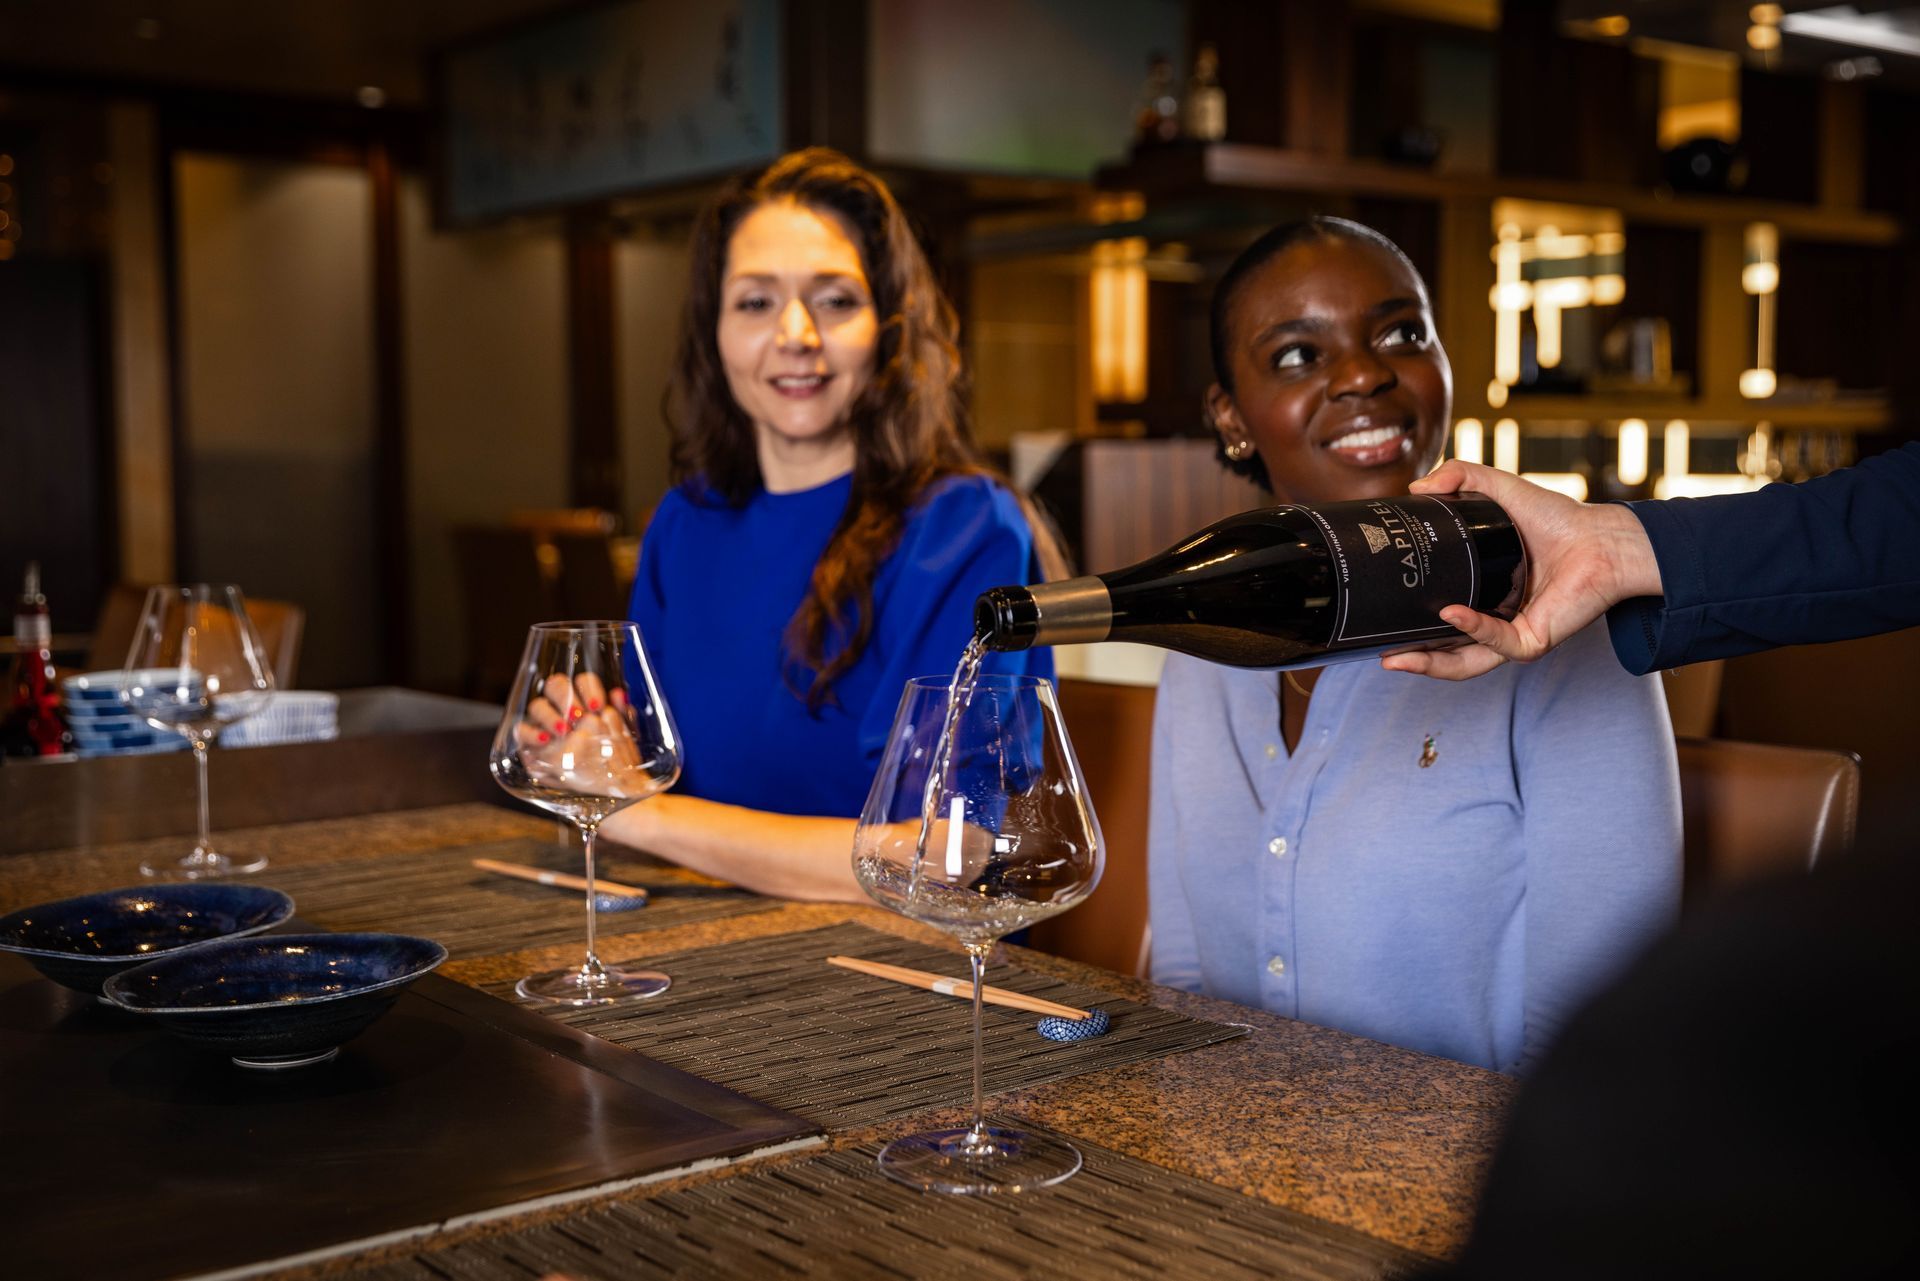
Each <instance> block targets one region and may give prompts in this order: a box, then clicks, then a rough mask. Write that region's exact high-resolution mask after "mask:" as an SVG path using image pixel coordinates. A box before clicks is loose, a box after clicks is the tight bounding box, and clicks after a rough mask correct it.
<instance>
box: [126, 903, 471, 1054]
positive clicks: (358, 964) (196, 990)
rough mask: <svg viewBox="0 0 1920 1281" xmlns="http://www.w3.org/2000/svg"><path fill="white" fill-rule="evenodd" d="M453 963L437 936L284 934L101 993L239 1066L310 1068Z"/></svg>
mask: <svg viewBox="0 0 1920 1281" xmlns="http://www.w3.org/2000/svg"><path fill="white" fill-rule="evenodd" d="M446 959H447V949H446V948H444V947H442V946H440V944H438V943H436V942H434V941H433V940H432V939H422V938H413V937H410V936H408V935H405V934H277V935H275V936H273V937H272V938H252V939H224V940H222V941H220V942H218V943H209V944H208V945H207V946H205V947H196V948H194V949H193V950H192V951H189V952H181V953H179V954H177V955H174V956H165V957H162V958H160V959H159V960H157V961H153V962H151V963H149V964H146V965H142V966H139V967H137V968H135V969H131V970H127V971H125V972H124V973H121V974H116V975H114V976H113V977H112V978H111V979H108V980H107V983H106V986H105V988H104V991H105V994H106V997H107V999H108V1000H109V1001H112V1002H113V1003H114V1004H115V1005H117V1006H119V1007H120V1008H121V1009H124V1010H130V1011H132V1012H133V1013H135V1014H141V1015H146V1016H149V1017H151V1018H152V1019H153V1020H154V1021H155V1022H157V1023H159V1024H160V1026H162V1027H164V1028H166V1029H167V1031H169V1032H172V1033H173V1034H174V1035H176V1036H179V1037H182V1038H184V1039H186V1040H188V1041H193V1042H196V1043H198V1044H201V1045H206V1046H211V1047H212V1048H214V1049H217V1050H219V1051H220V1052H221V1053H223V1054H226V1055H227V1056H229V1057H230V1058H232V1059H233V1061H234V1062H235V1063H237V1064H239V1065H240V1066H241V1067H246V1068H266V1069H278V1068H291V1067H303V1066H305V1065H306V1064H309V1063H324V1062H326V1061H327V1060H328V1059H330V1058H332V1057H333V1056H334V1055H336V1054H338V1053H339V1052H340V1046H341V1045H342V1044H343V1043H345V1042H347V1041H350V1040H352V1039H353V1038H354V1037H356V1036H358V1035H360V1033H362V1032H364V1031H365V1030H366V1029H367V1026H368V1025H369V1024H371V1023H372V1022H373V1021H374V1020H375V1019H377V1018H379V1017H380V1016H381V1015H382V1014H385V1013H386V1012H387V1009H388V1008H389V1007H390V1006H392V1004H393V1003H394V1001H395V1000H396V999H397V998H398V997H399V995H400V992H401V990H402V989H403V988H405V987H406V986H407V984H409V983H411V982H413V981H414V980H415V979H417V978H419V977H420V976H421V975H423V974H426V973H427V972H429V971H430V970H432V969H434V968H435V967H436V966H438V965H439V964H440V962H442V961H444V960H446Z"/></svg>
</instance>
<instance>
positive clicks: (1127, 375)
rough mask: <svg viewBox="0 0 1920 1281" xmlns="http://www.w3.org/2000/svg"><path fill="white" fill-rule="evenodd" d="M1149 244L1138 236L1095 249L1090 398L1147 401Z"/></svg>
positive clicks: (1105, 242)
mask: <svg viewBox="0 0 1920 1281" xmlns="http://www.w3.org/2000/svg"><path fill="white" fill-rule="evenodd" d="M1146 260H1147V242H1146V241H1145V240H1144V239H1141V238H1140V237H1137V236H1130V237H1127V238H1126V239H1124V240H1102V241H1098V242H1096V243H1095V244H1094V246H1093V270H1092V272H1091V273H1090V285H1091V288H1092V295H1093V306H1092V313H1093V316H1092V320H1093V344H1092V345H1093V395H1094V399H1096V400H1109V401H1136V400H1145V399H1146V396H1147V268H1146Z"/></svg>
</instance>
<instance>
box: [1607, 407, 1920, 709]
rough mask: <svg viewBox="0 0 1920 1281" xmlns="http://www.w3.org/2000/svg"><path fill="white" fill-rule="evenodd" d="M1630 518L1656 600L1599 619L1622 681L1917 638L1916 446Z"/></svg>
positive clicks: (1639, 507) (1919, 529) (1919, 510)
mask: <svg viewBox="0 0 1920 1281" xmlns="http://www.w3.org/2000/svg"><path fill="white" fill-rule="evenodd" d="M1628 506H1629V507H1630V508H1631V509H1632V511H1633V514H1634V515H1635V516H1637V517H1639V519H1640V523H1641V524H1642V525H1643V526H1644V527H1645V528H1646V531H1647V537H1648V539H1649V540H1650V541H1651V542H1652V544H1653V553H1654V556H1655V558H1656V559H1657V560H1658V561H1659V564H1660V582H1661V585H1662V587H1663V589H1664V591H1665V593H1666V594H1665V596H1664V597H1642V598H1640V599H1637V600H1630V601H1623V602H1622V603H1621V604H1619V605H1617V606H1615V607H1614V608H1613V609H1612V610H1610V611H1609V612H1608V614H1607V628H1608V630H1609V632H1610V633H1611V635H1612V638H1613V649H1614V653H1615V654H1616V655H1617V656H1618V657H1619V659H1620V662H1621V664H1622V665H1623V666H1625V667H1626V669H1627V670H1628V671H1630V672H1634V673H1644V672H1650V671H1654V670H1656V669H1659V668H1665V667H1678V666H1680V665H1681V664H1683V663H1697V662H1700V661H1702V660H1705V659H1712V658H1734V657H1737V656H1738V655H1741V654H1750V653H1753V652H1754V651H1756V650H1762V649H1771V648H1773V647H1775V646H1778V645H1805V644H1812V643H1814V642H1818V641H1838V640H1849V639H1851V638H1853V637H1856V636H1870V635H1873V634H1875V633H1878V632H1890V631H1896V630H1898V629H1900V628H1903V627H1912V626H1914V625H1915V624H1920V443H1915V444H1909V445H1904V446H1902V447H1900V448H1899V449H1895V450H1891V451H1889V452H1887V453H1884V454H1879V455H1876V456H1875V457H1873V458H1869V459H1866V460H1865V461H1864V462H1862V463H1860V465H1859V466H1857V467H1848V468H1844V469H1842V470H1840V471H1837V472H1833V473H1831V474H1829V475H1826V476H1821V477H1818V478H1817V479H1814V480H1810V481H1807V482H1805V483H1804V484H1799V485H1768V486H1767V487H1766V488H1765V489H1761V490H1759V491H1757V492H1755V493H1751V494H1729V495H1724V496H1720V497H1715V498H1677V499H1672V500H1669V501H1667V502H1648V503H1630V504H1628Z"/></svg>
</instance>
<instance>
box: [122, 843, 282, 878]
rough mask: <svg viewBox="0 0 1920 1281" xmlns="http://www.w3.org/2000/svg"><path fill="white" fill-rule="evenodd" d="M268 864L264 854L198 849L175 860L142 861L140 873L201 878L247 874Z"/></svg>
mask: <svg viewBox="0 0 1920 1281" xmlns="http://www.w3.org/2000/svg"><path fill="white" fill-rule="evenodd" d="M266 865H267V856H266V855H264V854H242V855H239V856H237V857H236V856H233V855H228V854H216V853H214V852H212V851H204V852H203V851H200V850H195V851H194V852H193V853H191V854H188V855H186V856H184V857H182V858H177V859H174V860H173V861H172V862H162V861H160V860H158V859H148V860H146V861H145V862H143V863H141V864H140V875H142V876H147V877H154V878H156V879H161V880H169V881H176V880H177V881H197V880H201V879H204V878H207V877H214V876H244V875H246V874H247V873H248V872H258V871H260V870H261V869H262V868H264V867H266Z"/></svg>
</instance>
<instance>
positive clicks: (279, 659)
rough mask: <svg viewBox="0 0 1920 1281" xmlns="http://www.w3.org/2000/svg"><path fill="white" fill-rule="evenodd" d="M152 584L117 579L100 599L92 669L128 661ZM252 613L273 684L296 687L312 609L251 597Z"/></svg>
mask: <svg viewBox="0 0 1920 1281" xmlns="http://www.w3.org/2000/svg"><path fill="white" fill-rule="evenodd" d="M148 590H149V588H148V587H147V586H146V585H145V584H142V583H115V584H114V585H113V586H112V587H109V588H108V589H107V594H106V597H105V598H104V599H103V600H102V601H101V602H100V612H99V615H98V616H97V619H96V621H95V623H94V625H93V638H92V639H91V640H90V641H89V642H88V643H87V670H88V671H93V672H98V671H105V670H107V669H109V668H114V667H119V666H122V665H123V664H125V662H126V661H127V649H128V647H129V646H131V645H132V644H133V634H134V632H135V631H136V630H138V628H139V626H140V613H141V611H142V610H143V609H145V608H146V604H147V592H148ZM247 616H248V617H249V618H251V619H252V620H253V627H254V630H255V631H257V632H259V633H260V641H261V644H263V645H264V646H265V647H266V651H267V657H268V660H269V661H270V662H271V663H272V664H273V683H274V685H275V686H276V687H278V688H280V689H294V688H296V686H295V684H294V682H295V680H296V679H298V677H299V675H300V642H301V641H302V639H304V637H305V634H306V626H307V612H306V611H305V610H304V609H302V608H300V606H298V605H295V604H292V603H290V602H288V601H283V600H267V599H264V598H262V597H257V596H250V597H248V598H247Z"/></svg>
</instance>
